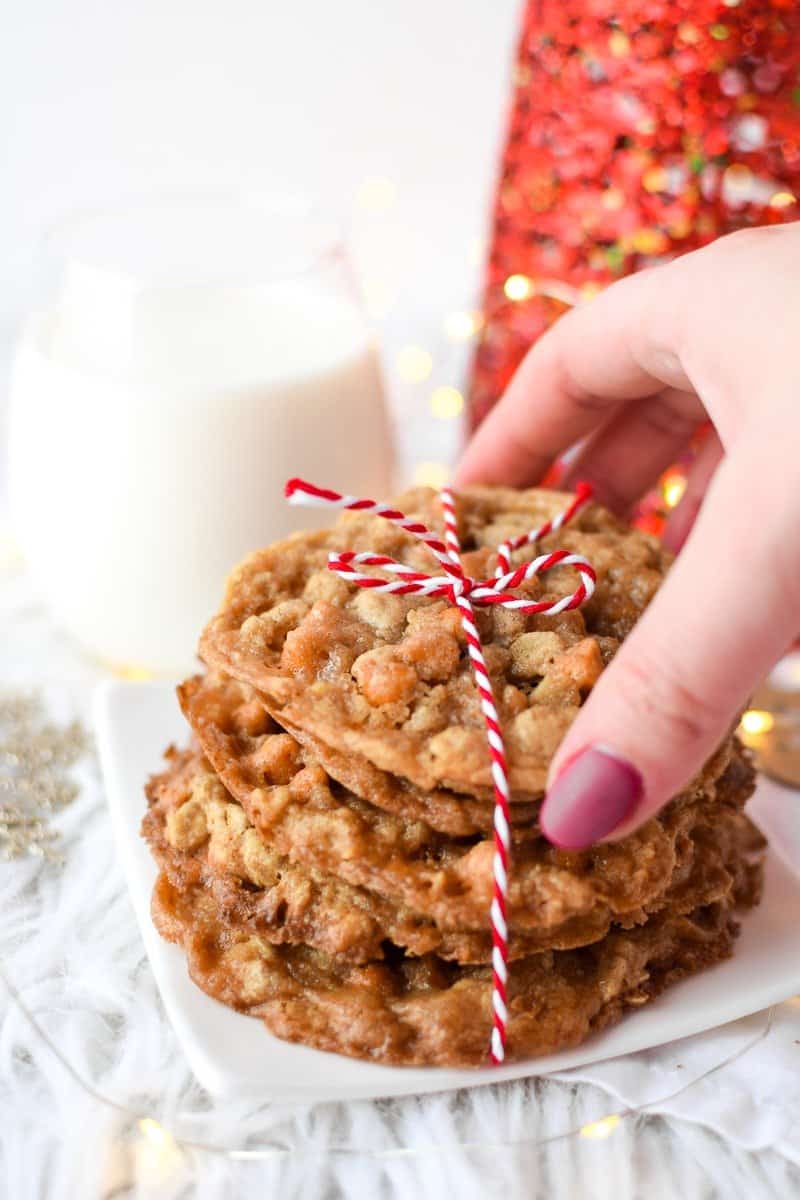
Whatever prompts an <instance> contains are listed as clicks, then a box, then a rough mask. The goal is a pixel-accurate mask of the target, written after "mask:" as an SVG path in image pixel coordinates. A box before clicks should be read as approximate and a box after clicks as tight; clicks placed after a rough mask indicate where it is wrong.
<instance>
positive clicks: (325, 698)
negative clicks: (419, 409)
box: [201, 488, 670, 802]
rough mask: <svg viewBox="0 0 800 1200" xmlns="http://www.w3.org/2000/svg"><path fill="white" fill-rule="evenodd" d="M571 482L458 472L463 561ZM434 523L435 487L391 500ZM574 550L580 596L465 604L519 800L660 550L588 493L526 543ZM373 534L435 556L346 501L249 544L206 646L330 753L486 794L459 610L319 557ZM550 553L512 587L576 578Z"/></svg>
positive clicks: (533, 784)
mask: <svg viewBox="0 0 800 1200" xmlns="http://www.w3.org/2000/svg"><path fill="white" fill-rule="evenodd" d="M569 500H570V497H569V496H567V495H565V494H564V493H558V492H550V491H544V490H542V489H530V490H528V491H520V492H517V491H513V490H511V489H506V488H470V489H467V490H466V491H464V492H462V493H460V494H459V496H458V497H457V507H458V514H459V525H460V533H461V540H462V546H463V547H464V565H465V568H466V570H467V571H468V573H469V574H470V575H472V576H474V577H483V578H486V577H489V576H491V575H492V573H493V571H494V567H495V562H496V555H495V553H494V551H495V549H496V547H497V546H498V545H499V543H501V542H502V541H504V540H505V539H507V538H510V537H514V536H515V535H517V534H519V533H522V532H525V531H526V530H529V529H531V528H533V527H535V526H538V525H540V524H541V523H542V522H543V521H545V520H547V519H549V518H552V517H553V516H554V515H556V514H557V513H559V512H561V511H562V510H563V509H564V508H565V507H566V505H567V504H568V503H569ZM397 504H398V506H399V507H400V508H401V509H402V510H403V511H404V512H406V513H407V514H408V515H409V516H414V517H417V518H419V519H420V520H422V521H424V522H425V523H426V524H427V525H429V526H430V527H432V528H435V529H437V530H439V531H441V529H442V518H441V511H440V506H439V501H438V497H437V495H436V493H434V492H432V491H431V490H429V489H424V488H421V489H417V490H415V491H412V492H409V493H406V495H404V496H401V497H400V498H399V499H398V501H397ZM556 545H558V546H563V547H565V548H566V549H568V550H571V551H574V552H576V553H580V554H583V555H585V556H586V557H587V558H588V559H589V561H590V562H591V563H592V565H593V566H594V568H595V570H596V572H597V588H596V591H595V595H594V596H593V598H592V600H591V601H590V602H589V603H588V604H587V605H585V607H584V609H582V610H581V611H577V612H567V613H562V614H561V615H559V616H553V617H544V616H532V615H525V614H523V613H520V612H509V611H507V610H506V609H503V608H500V607H495V608H492V609H480V610H478V614H477V619H478V624H479V627H480V630H481V637H482V639H483V643H484V650H485V654H486V658H487V662H488V666H489V670H490V673H491V676H492V681H493V686H494V689H495V697H496V702H497V706H498V710H499V713H500V718H501V721H502V725H503V729H504V732H505V736H506V745H507V751H508V756H509V762H510V778H511V786H512V792H513V797H512V798H513V799H514V800H515V801H523V802H524V801H529V800H531V799H536V798H538V797H539V796H540V794H541V790H542V787H543V785H544V781H545V778H546V775H547V768H548V766H549V763H550V760H551V759H552V756H553V754H554V752H555V749H556V747H557V746H558V744H559V742H560V741H561V739H562V737H563V736H564V734H565V732H566V730H567V729H568V728H569V726H570V724H571V723H572V721H573V720H574V718H575V714H576V713H577V711H578V708H579V707H580V704H581V703H582V701H583V699H584V698H585V697H586V695H587V694H588V692H589V691H590V689H591V687H592V685H593V684H594V682H595V681H596V679H597V677H598V675H599V673H600V672H601V670H602V669H603V665H604V663H605V662H607V661H608V659H609V658H610V657H611V656H612V655H613V653H614V650H615V648H616V646H617V644H618V642H619V639H620V638H622V637H624V636H625V635H626V634H627V633H628V632H629V630H630V629H631V628H632V626H633V624H634V623H635V621H636V619H637V618H638V616H639V615H640V614H641V612H642V611H643V609H644V608H645V606H646V605H647V603H648V602H649V600H650V598H651V597H652V595H653V594H654V592H655V590H656V588H657V587H658V585H659V583H660V582H661V579H662V578H663V575H664V573H665V570H666V568H667V565H668V562H669V560H670V559H669V555H668V554H667V553H666V552H665V551H664V550H662V549H661V547H660V545H659V543H658V542H657V541H656V539H654V538H652V537H650V536H649V535H647V534H643V533H640V532H638V531H635V530H631V529H628V528H627V527H626V526H624V525H623V524H622V523H621V522H619V521H617V519H616V518H615V517H613V516H612V515H611V514H610V513H608V512H606V511H605V510H603V509H602V508H600V507H599V506H598V505H589V506H588V507H587V508H586V509H584V510H582V511H581V512H580V513H579V514H578V516H577V517H576V518H575V521H574V524H571V525H570V526H569V527H567V528H565V529H563V530H561V531H560V532H559V533H558V535H551V536H550V537H549V538H545V539H544V540H543V541H542V543H540V546H539V547H538V548H537V549H536V550H533V549H531V548H528V550H527V551H521V552H518V554H517V559H518V560H520V561H521V560H522V559H524V557H525V555H526V554H527V555H528V557H532V556H533V555H534V554H536V553H539V552H540V551H541V550H547V549H552V548H555V547H556ZM346 549H352V550H355V551H363V550H374V551H376V552H378V553H381V554H388V555H391V556H392V557H394V558H396V559H398V560H400V561H401V562H404V563H406V564H407V565H410V566H413V567H414V568H415V569H417V570H421V571H426V572H429V573H431V572H433V573H436V571H437V564H436V563H435V561H434V560H433V559H432V558H431V555H430V553H429V552H428V551H427V550H425V549H424V547H423V546H422V545H421V544H420V542H419V541H418V540H416V539H414V538H413V537H411V536H410V535H408V534H405V533H403V532H402V531H401V530H399V529H397V528H395V527H394V526H391V525H389V524H388V523H387V522H385V521H383V520H382V519H381V518H379V517H374V516H369V515H365V514H363V513H344V514H342V516H341V517H340V518H339V520H338V521H337V523H336V524H335V525H334V526H333V527H332V528H331V529H328V530H322V531H318V532H315V533H301V534H296V535H295V536H294V537H292V538H289V539H287V540H286V541H284V542H280V543H277V544H276V545H274V546H270V547H268V548H267V549H265V550H261V551H259V552H257V553H256V554H254V555H251V556H250V558H248V559H247V560H246V561H245V562H244V563H243V564H242V565H241V566H240V567H239V568H238V569H237V570H236V571H234V573H233V574H232V576H231V577H230V580H229V583H228V588H227V593H226V597H225V601H224V604H223V607H222V609H221V611H220V613H219V614H218V615H217V616H216V617H215V618H214V620H213V621H212V622H211V623H210V625H209V626H208V628H207V629H206V631H205V633H204V635H203V638H202V641H201V653H202V656H203V657H204V659H205V660H206V661H207V662H208V663H209V664H211V665H212V666H213V667H214V668H215V669H217V670H219V671H220V672H222V673H225V674H230V675H233V676H234V677H236V678H238V679H241V680H244V681H246V682H249V683H251V684H253V686H255V687H256V688H258V689H259V691H260V692H262V694H263V696H264V698H265V700H266V702H267V704H268V705H269V707H270V708H271V709H272V711H273V713H274V715H275V716H276V718H277V719H278V720H279V721H280V722H281V723H282V724H287V725H289V726H291V727H292V728H294V729H297V730H303V731H304V732H305V733H306V734H308V735H309V736H311V737H313V738H316V739H318V740H319V741H321V742H324V743H325V744H326V745H328V746H330V747H332V748H334V749H335V750H336V751H337V752H338V753H340V754H341V753H346V754H357V755H360V756H362V757H363V758H365V759H367V760H368V761H369V762H371V763H373V764H374V765H375V766H376V767H378V768H379V769H380V770H382V771H385V772H389V773H390V774H393V775H396V776H398V777H400V778H402V779H406V780H410V781H411V782H412V783H413V784H414V785H415V786H416V787H417V788H420V789H423V790H426V791H432V790H434V789H437V788H448V789H451V790H455V791H462V792H467V793H469V794H473V795H476V796H480V797H483V798H486V796H487V795H488V789H489V788H490V787H491V775H490V759H489V754H488V750H487V745H486V735H485V731H484V725H483V717H482V714H481V711H480V706H479V701H478V695H477V692H476V689H475V684H474V681H473V677H472V672H471V669H470V665H469V659H468V655H467V652H466V645H465V639H464V635H463V632H462V630H461V625H460V618H459V615H458V612H457V611H456V609H455V608H454V606H453V605H451V604H449V603H448V602H447V601H445V600H443V599H436V598H429V597H420V596H406V597H402V596H398V595H383V594H380V595H379V594H376V593H375V592H371V591H367V590H363V589H359V588H356V587H355V586H353V585H351V584H348V583H345V582H344V581H343V580H341V579H339V578H337V577H336V576H335V575H333V574H332V573H331V572H330V571H328V570H327V560H328V555H329V554H330V553H331V552H332V551H342V550H346ZM574 586H575V576H574V572H573V571H572V569H571V568H569V567H559V568H557V569H555V570H554V571H552V572H550V573H549V574H547V575H544V576H542V577H540V578H537V579H534V580H532V581H530V582H529V583H527V584H524V585H523V586H522V587H521V588H520V589H518V590H519V594H520V595H524V596H529V597H536V598H547V599H557V598H559V597H561V596H563V595H565V594H566V593H568V592H570V591H572V590H573V588H574Z"/></svg>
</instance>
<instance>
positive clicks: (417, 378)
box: [396, 346, 433, 383]
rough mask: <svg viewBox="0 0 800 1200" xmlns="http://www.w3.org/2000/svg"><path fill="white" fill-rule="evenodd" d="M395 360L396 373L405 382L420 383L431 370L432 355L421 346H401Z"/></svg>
mask: <svg viewBox="0 0 800 1200" xmlns="http://www.w3.org/2000/svg"><path fill="white" fill-rule="evenodd" d="M396 362H397V374H398V375H399V376H400V378H401V379H404V380H405V381H406V382H407V383H422V382H424V380H426V379H427V378H428V376H429V375H430V373H431V371H432V370H433V356H432V355H431V354H429V353H428V351H427V350H423V349H422V347H421V346H403V348H402V350H400V351H399V352H398V355H397V360H396Z"/></svg>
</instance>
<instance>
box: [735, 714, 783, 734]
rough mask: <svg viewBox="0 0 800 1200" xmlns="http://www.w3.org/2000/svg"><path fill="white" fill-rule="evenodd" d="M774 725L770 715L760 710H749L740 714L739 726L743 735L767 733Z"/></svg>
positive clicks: (773, 719)
mask: <svg viewBox="0 0 800 1200" xmlns="http://www.w3.org/2000/svg"><path fill="white" fill-rule="evenodd" d="M774 725H775V718H774V717H773V715H772V713H769V712H765V711H764V710H763V709H760V708H749V709H748V710H747V712H746V713H743V714H742V720H741V726H742V729H743V730H744V732H745V733H750V734H753V733H769V731H770V730H771V729H772V728H773V727H774Z"/></svg>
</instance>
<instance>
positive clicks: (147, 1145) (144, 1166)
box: [136, 1117, 183, 1184]
mask: <svg viewBox="0 0 800 1200" xmlns="http://www.w3.org/2000/svg"><path fill="white" fill-rule="evenodd" d="M137 1127H138V1129H139V1132H140V1133H141V1135H142V1139H141V1141H140V1142H139V1144H138V1146H137V1147H136V1164H137V1174H139V1175H140V1176H143V1179H142V1182H145V1183H150V1184H154V1183H162V1182H163V1181H165V1180H166V1179H168V1178H169V1177H170V1175H172V1174H173V1173H174V1172H175V1171H176V1170H177V1168H178V1167H179V1166H180V1165H181V1164H182V1162H183V1154H182V1153H181V1150H180V1148H179V1146H178V1143H177V1142H176V1141H175V1138H174V1137H173V1136H172V1134H171V1133H170V1132H169V1130H168V1129H165V1128H164V1126H163V1125H160V1124H159V1123H158V1121H156V1120H154V1119H153V1117H142V1118H141V1120H139V1121H137Z"/></svg>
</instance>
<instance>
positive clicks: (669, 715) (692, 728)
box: [613, 651, 731, 750]
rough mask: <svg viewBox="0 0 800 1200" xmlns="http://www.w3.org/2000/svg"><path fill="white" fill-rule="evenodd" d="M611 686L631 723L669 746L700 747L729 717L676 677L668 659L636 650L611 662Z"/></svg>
mask: <svg viewBox="0 0 800 1200" xmlns="http://www.w3.org/2000/svg"><path fill="white" fill-rule="evenodd" d="M613 671H614V686H615V688H616V692H617V696H618V697H619V698H620V699H621V700H622V703H623V705H624V707H625V709H626V710H627V711H628V712H629V713H630V717H631V720H632V721H635V722H636V723H637V724H638V725H640V726H642V727H643V728H646V729H647V731H648V733H649V735H650V736H653V735H654V734H655V736H656V737H657V738H659V739H661V740H663V742H664V746H665V748H666V747H668V746H669V745H680V746H683V747H686V748H687V750H689V748H690V747H695V746H697V747H701V746H703V745H704V744H705V743H707V742H708V741H709V740H711V739H713V738H715V737H716V736H718V734H719V731H720V728H725V727H726V726H727V725H728V724H729V723H730V720H731V714H730V713H728V712H727V711H725V712H723V711H722V709H721V708H720V707H719V706H718V705H715V704H713V703H709V700H708V699H707V697H705V696H703V695H702V694H701V692H700V691H699V690H698V689H697V688H696V687H695V686H694V685H693V684H692V683H688V682H687V681H686V679H685V678H684V677H683V676H682V675H681V674H680V672H679V670H678V669H677V667H676V666H675V665H674V664H673V663H671V662H670V661H669V659H668V658H666V657H664V658H656V657H655V656H653V655H648V654H642V653H641V652H640V651H637V657H635V658H633V657H632V656H631V655H630V654H625V655H620V656H619V657H618V658H617V659H616V660H615V661H614V663H613Z"/></svg>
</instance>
